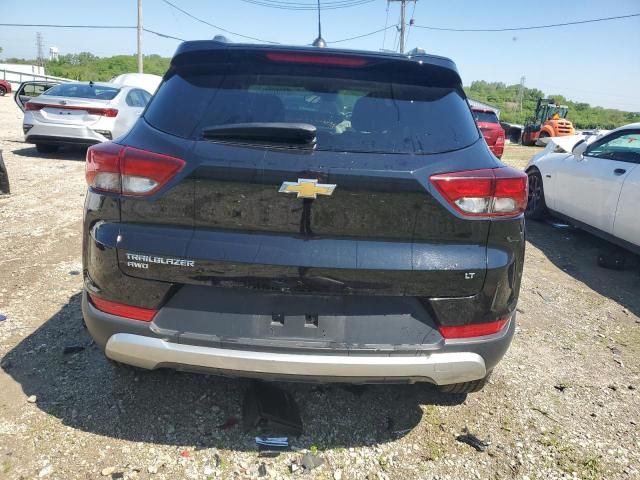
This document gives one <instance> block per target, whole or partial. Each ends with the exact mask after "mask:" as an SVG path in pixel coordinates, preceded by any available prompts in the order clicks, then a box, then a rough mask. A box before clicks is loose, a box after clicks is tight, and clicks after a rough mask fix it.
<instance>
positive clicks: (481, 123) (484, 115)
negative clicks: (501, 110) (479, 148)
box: [471, 107, 504, 158]
mask: <svg viewBox="0 0 640 480" xmlns="http://www.w3.org/2000/svg"><path fill="white" fill-rule="evenodd" d="M471 111H472V112H473V118H474V119H475V121H476V124H478V128H479V129H480V131H481V132H482V136H483V137H484V140H485V142H487V145H488V146H489V149H490V150H491V151H492V152H493V154H494V155H495V156H496V157H498V158H502V153H503V152H504V130H503V128H502V125H500V120H498V116H497V115H496V112H494V111H493V110H484V109H481V108H476V107H474V108H472V109H471Z"/></svg>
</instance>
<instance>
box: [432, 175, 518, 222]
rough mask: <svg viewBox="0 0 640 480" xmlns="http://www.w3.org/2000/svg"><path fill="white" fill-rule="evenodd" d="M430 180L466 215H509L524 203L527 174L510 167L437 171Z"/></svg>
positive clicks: (450, 202)
mask: <svg viewBox="0 0 640 480" xmlns="http://www.w3.org/2000/svg"><path fill="white" fill-rule="evenodd" d="M430 180H431V183H432V184H433V185H434V186H435V187H436V189H437V190H438V192H440V194H441V195H442V196H443V197H444V198H445V200H446V201H447V202H448V203H449V204H450V205H451V206H452V207H453V208H455V209H456V210H457V211H458V212H460V213H461V214H462V215H464V216H467V217H513V216H517V215H520V214H521V213H523V212H524V211H525V209H526V207H527V175H526V174H525V173H524V172H521V171H519V170H516V169H514V168H510V167H504V168H487V169H483V170H467V171H462V172H451V173H441V174H437V175H432V176H431V178H430Z"/></svg>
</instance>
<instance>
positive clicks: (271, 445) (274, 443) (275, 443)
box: [256, 437, 289, 451]
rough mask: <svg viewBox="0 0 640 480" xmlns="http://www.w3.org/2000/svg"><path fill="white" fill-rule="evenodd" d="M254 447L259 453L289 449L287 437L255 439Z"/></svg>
mask: <svg viewBox="0 0 640 480" xmlns="http://www.w3.org/2000/svg"><path fill="white" fill-rule="evenodd" d="M256 445H258V450H261V451H282V450H287V449H288V448H289V439H288V438H287V437H256Z"/></svg>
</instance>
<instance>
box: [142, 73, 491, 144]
mask: <svg viewBox="0 0 640 480" xmlns="http://www.w3.org/2000/svg"><path fill="white" fill-rule="evenodd" d="M337 70H338V72H337V73H336V74H335V75H331V74H330V73H329V74H326V73H325V75H327V76H324V77H323V76H318V75H312V74H311V72H309V71H306V70H305V68H304V67H299V66H298V67H295V68H291V67H290V68H288V69H287V72H286V74H276V73H271V71H270V72H269V73H267V74H265V73H262V72H260V73H251V74H245V73H238V74H219V73H217V72H216V73H207V72H201V71H195V72H194V71H191V72H180V71H178V72H176V74H174V75H173V76H171V77H170V78H169V79H167V80H166V81H165V83H164V85H163V86H162V87H161V88H160V90H159V91H158V93H157V94H156V97H155V98H154V100H153V101H152V102H151V104H150V105H149V108H148V109H147V113H146V115H145V119H146V120H147V121H148V122H149V123H150V124H151V125H153V126H154V127H156V128H158V129H160V130H162V131H165V132H168V133H172V134H174V135H178V136H183V137H187V138H192V139H202V138H203V136H204V133H203V132H205V131H207V129H210V128H212V127H219V126H224V125H230V124H239V123H240V124H242V123H263V124H264V123H267V124H268V123H274V122H275V123H280V122H287V123H303V124H308V125H312V126H314V127H315V128H316V131H317V141H316V145H315V148H316V149H318V150H328V151H343V152H384V153H419V154H425V153H437V152H443V151H449V150H455V149H460V148H463V147H466V146H468V145H470V144H472V143H473V142H475V141H476V140H477V139H478V138H479V137H478V134H477V130H476V127H475V124H474V123H473V119H472V117H471V115H470V114H469V109H468V108H467V104H466V99H465V98H464V94H463V93H462V90H461V89H460V88H459V87H457V86H455V85H454V86H451V87H447V86H426V85H416V84H409V83H400V82H398V81H397V80H396V81H392V80H391V79H390V78H387V77H385V76H384V75H382V74H376V75H374V76H373V78H371V76H370V77H368V78H357V76H356V75H354V74H353V72H352V71H349V72H343V71H340V70H339V69H337ZM354 76H355V77H356V78H354ZM361 77H362V75H361ZM380 77H382V78H380ZM211 141H216V140H215V139H211ZM235 143H242V142H239V141H236V142H235ZM244 143H249V142H244Z"/></svg>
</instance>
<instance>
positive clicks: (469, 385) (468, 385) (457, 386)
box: [438, 374, 491, 394]
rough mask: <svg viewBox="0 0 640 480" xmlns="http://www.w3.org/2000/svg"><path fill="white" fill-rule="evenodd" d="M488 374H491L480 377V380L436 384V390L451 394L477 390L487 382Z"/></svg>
mask: <svg viewBox="0 0 640 480" xmlns="http://www.w3.org/2000/svg"><path fill="white" fill-rule="evenodd" d="M490 376H491V374H489V375H487V376H486V377H484V378H481V379H480V380H474V381H473V382H464V383H452V384H451V385H438V391H439V392H441V393H452V394H462V393H475V392H479V391H480V390H482V389H483V388H484V386H485V385H486V384H487V381H488V380H489V377H490Z"/></svg>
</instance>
